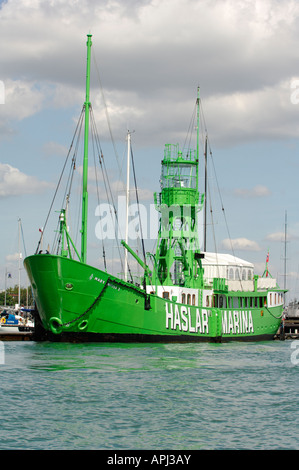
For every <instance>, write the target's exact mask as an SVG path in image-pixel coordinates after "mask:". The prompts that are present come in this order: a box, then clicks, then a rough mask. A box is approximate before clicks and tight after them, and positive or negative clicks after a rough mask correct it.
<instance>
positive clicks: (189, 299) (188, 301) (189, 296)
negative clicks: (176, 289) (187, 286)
mask: <svg viewBox="0 0 299 470" xmlns="http://www.w3.org/2000/svg"><path fill="white" fill-rule="evenodd" d="M187 304H188V305H191V295H190V294H188V295H187Z"/></svg>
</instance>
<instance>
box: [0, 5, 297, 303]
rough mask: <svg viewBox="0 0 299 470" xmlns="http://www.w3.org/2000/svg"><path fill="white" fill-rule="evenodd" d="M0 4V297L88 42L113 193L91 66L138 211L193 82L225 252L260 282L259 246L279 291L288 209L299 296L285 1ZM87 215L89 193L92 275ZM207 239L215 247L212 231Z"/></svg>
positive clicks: (290, 49)
mask: <svg viewBox="0 0 299 470" xmlns="http://www.w3.org/2000/svg"><path fill="white" fill-rule="evenodd" d="M0 8H1V9H0V36H1V41H0V44H1V54H0V74H1V76H0V80H1V82H2V84H3V85H4V91H5V94H4V98H5V99H3V100H2V101H1V104H0V203H1V207H2V210H1V227H2V233H1V245H0V285H1V288H4V282H5V281H4V274H5V270H6V269H7V270H8V271H10V272H11V273H12V276H13V277H12V279H11V280H9V283H11V284H14V283H15V281H16V282H17V272H18V268H17V266H18V261H17V257H16V253H17V251H18V218H19V217H20V218H21V220H22V226H23V233H24V237H25V245H26V252H27V255H28V254H31V253H33V252H34V251H35V249H36V246H37V242H38V238H39V232H38V230H39V228H40V227H41V226H43V223H44V220H45V217H46V215H47V211H48V208H49V205H50V203H51V200H52V196H53V191H54V188H55V184H56V182H57V179H58V178H59V175H60V171H61V169H62V165H63V162H64V158H65V156H66V153H67V150H68V148H69V145H70V142H71V139H72V135H73V131H74V128H75V121H76V118H77V117H78V116H79V113H80V110H81V107H82V104H83V101H84V86H85V83H84V82H85V64H86V34H88V33H91V34H92V35H93V46H92V49H93V61H92V65H93V69H94V71H93V75H92V93H91V100H92V102H93V108H94V112H95V116H96V119H97V125H98V129H100V136H101V142H102V143H103V147H104V148H105V152H106V156H105V158H106V161H107V162H108V166H109V170H110V171H111V177H112V180H113V181H114V183H115V184H116V182H117V181H120V180H121V179H123V180H124V175H125V170H124V166H123V172H122V175H119V174H117V165H116V163H115V157H114V154H113V151H112V146H111V143H109V132H108V127H107V123H106V116H105V109H104V106H103V100H102V95H101V90H100V82H99V78H98V74H97V68H98V70H99V71H100V75H101V77H100V78H101V83H102V86H103V91H104V96H105V101H106V103H107V106H108V110H109V117H110V122H111V128H112V131H113V135H114V138H115V142H116V144H117V148H118V153H119V156H120V160H121V164H122V165H124V154H125V149H126V133H127V129H130V130H134V131H135V132H134V134H133V135H132V143H133V151H134V157H135V164H136V171H137V179H138V185H139V187H140V188H141V189H142V190H143V192H142V193H141V202H142V203H143V204H146V205H148V204H150V203H151V202H152V200H151V194H152V193H153V191H159V177H160V163H161V159H162V157H163V150H164V144H165V143H168V142H172V143H177V142H179V143H180V144H183V142H184V139H185V135H186V132H187V129H188V125H189V122H190V118H191V114H192V111H193V107H194V103H195V99H196V90H197V86H200V93H201V100H202V104H203V109H204V114H205V121H206V125H207V130H208V135H209V140H210V144H211V149H212V154H213V162H214V165H215V168H216V174H217V181H218V185H219V188H220V191H221V197H222V201H223V205H224V209H225V214H226V219H227V222H228V227H229V235H230V238H231V243H232V244H233V246H234V251H235V254H236V255H237V256H239V257H241V258H244V259H246V260H248V261H252V262H254V263H255V264H256V269H257V272H258V274H262V272H263V269H264V266H265V260H266V255H267V251H268V249H269V250H270V263H269V269H270V272H271V274H272V275H273V277H277V278H278V281H279V284H280V285H281V286H282V285H283V276H282V275H283V270H284V260H283V258H284V229H285V226H284V224H285V213H287V221H288V224H287V232H288V243H287V287H288V288H289V289H290V294H289V295H290V298H293V297H294V296H297V297H299V274H298V272H299V256H298V255H299V215H298V192H299V185H298V181H299V180H298V174H299V172H298V169H299V158H298V150H299V103H297V97H298V96H299V93H298V95H297V94H296V89H297V88H298V89H299V84H297V82H296V80H298V78H297V77H298V76H299V70H298V63H299V61H298V43H299V27H298V26H299V25H298V23H299V3H298V2H297V1H295V0H281V1H276V0H261V1H259V0H256V1H253V0H250V1H246V0H239V1H238V2H236V1H235V0H213V1H212V0H126V2H123V1H121V0H113V1H112V0H105V1H104V0H100V1H95V0H80V1H76V0H64V1H62V0H61V1H59V0H53V1H49V0H47V1H42V0H6V1H5V2H0ZM94 65H96V67H94ZM209 166H210V168H211V167H212V163H211V162H210V164H209ZM210 185H211V186H210V188H211V193H212V194H213V198H214V197H215V207H214V208H213V211H214V212H213V214H214V221H215V237H216V240H217V242H218V250H219V251H220V252H227V251H228V246H229V245H228V243H227V239H228V236H229V235H228V233H227V231H226V227H225V223H224V220H223V217H222V214H221V212H222V211H221V207H219V205H218V207H217V198H218V196H217V195H216V194H215V196H214V189H215V188H216V180H215V177H214V176H213V175H211V180H210ZM122 194H123V193H122ZM213 202H214V201H213ZM95 207H96V201H95V199H94V198H93V195H91V212H90V217H89V225H90V246H89V253H90V254H89V257H90V258H89V261H90V262H91V263H92V264H96V265H99V266H100V263H101V260H100V259H99V258H100V255H101V248H96V243H97V242H98V240H97V238H96V236H95V233H94V228H95V226H96V223H97V222H98V218H97V217H96V216H95ZM57 210H59V208H58V207H57ZM50 235H51V234H49V239H50ZM208 235H209V238H208V250H210V251H215V248H214V245H213V239H214V237H213V235H212V228H211V226H210V225H209V228H208ZM149 245H150V243H149ZM148 248H149V249H150V248H151V246H148ZM113 249H114V251H113V253H110V254H109V256H110V259H111V260H112V258H113V257H117V251H116V249H115V247H114V248H113ZM22 253H23V254H24V248H23V247H22ZM26 283H27V280H26V276H25V273H24V271H22V284H23V285H25V284H26Z"/></svg>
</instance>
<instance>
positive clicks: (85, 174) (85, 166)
mask: <svg viewBox="0 0 299 470" xmlns="http://www.w3.org/2000/svg"><path fill="white" fill-rule="evenodd" d="M91 37H92V35H91V34H88V35H87V66H86V98H85V103H84V106H85V131H84V158H83V189H82V228H81V261H82V263H86V252H87V214H88V191H87V177H88V134H89V109H90V106H91V103H90V101H89V87H90V51H91V45H92V42H91Z"/></svg>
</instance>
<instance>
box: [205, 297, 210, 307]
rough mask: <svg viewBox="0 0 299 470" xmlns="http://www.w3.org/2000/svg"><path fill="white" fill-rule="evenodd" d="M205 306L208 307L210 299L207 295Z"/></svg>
mask: <svg viewBox="0 0 299 470" xmlns="http://www.w3.org/2000/svg"><path fill="white" fill-rule="evenodd" d="M206 306H207V307H209V306H210V297H209V296H208V295H207V296H206Z"/></svg>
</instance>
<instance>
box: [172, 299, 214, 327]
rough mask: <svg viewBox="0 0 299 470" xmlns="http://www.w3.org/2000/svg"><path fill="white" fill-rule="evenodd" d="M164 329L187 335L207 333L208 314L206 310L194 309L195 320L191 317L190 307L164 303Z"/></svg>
mask: <svg viewBox="0 0 299 470" xmlns="http://www.w3.org/2000/svg"><path fill="white" fill-rule="evenodd" d="M165 309H166V328H167V329H171V330H179V331H184V332H188V333H206V334H208V333H209V322H208V313H207V311H206V310H201V311H199V309H198V308H197V309H196V312H195V318H194V316H193V319H192V316H191V309H190V307H185V306H184V305H181V306H180V307H179V306H178V305H177V304H175V305H174V308H173V304H171V303H168V302H166V303H165Z"/></svg>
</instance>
